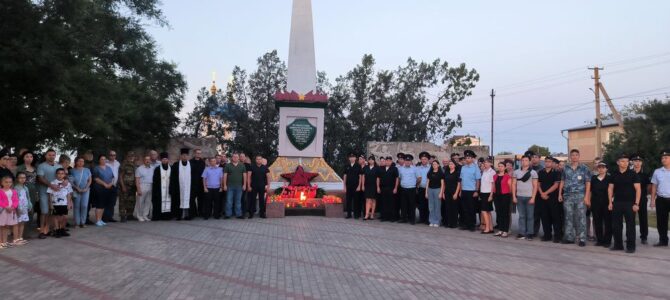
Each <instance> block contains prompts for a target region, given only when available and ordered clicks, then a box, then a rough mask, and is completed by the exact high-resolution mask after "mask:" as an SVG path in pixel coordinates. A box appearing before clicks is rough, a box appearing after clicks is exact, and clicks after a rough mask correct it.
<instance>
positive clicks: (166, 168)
mask: <svg viewBox="0 0 670 300" xmlns="http://www.w3.org/2000/svg"><path fill="white" fill-rule="evenodd" d="M160 158H161V164H160V165H159V166H158V167H156V168H155V169H154V178H153V186H152V188H151V192H152V195H151V202H152V204H153V205H152V206H153V213H152V216H151V220H153V221H160V220H170V219H172V218H173V216H174V212H173V211H172V197H171V196H170V176H171V173H172V169H171V168H170V164H169V163H170V161H169V160H168V154H167V152H162V153H161V154H160ZM176 201H179V200H176Z"/></svg>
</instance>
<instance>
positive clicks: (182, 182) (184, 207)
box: [170, 148, 193, 220]
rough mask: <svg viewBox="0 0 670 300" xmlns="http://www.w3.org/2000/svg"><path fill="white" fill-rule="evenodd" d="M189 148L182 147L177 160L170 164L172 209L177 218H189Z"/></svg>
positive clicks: (190, 181) (190, 190) (190, 173)
mask: <svg viewBox="0 0 670 300" xmlns="http://www.w3.org/2000/svg"><path fill="white" fill-rule="evenodd" d="M188 153H189V149H188V148H182V149H181V150H180V154H179V160H178V161H177V162H175V163H174V164H173V165H172V175H171V180H172V188H171V192H170V193H171V195H172V199H174V201H173V202H172V209H173V211H174V212H175V214H174V215H175V217H176V218H177V220H182V219H183V220H190V219H191V216H190V215H189V208H190V205H189V204H190V199H191V192H192V191H193V180H191V179H192V172H191V169H192V166H191V163H190V162H189V160H188V159H189V155H188Z"/></svg>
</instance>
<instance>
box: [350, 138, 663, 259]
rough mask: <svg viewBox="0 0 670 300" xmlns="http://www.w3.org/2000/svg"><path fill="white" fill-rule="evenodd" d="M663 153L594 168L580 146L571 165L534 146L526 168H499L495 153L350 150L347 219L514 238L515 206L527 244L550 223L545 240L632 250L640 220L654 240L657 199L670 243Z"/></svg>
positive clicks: (507, 162) (644, 235)
mask: <svg viewBox="0 0 670 300" xmlns="http://www.w3.org/2000/svg"><path fill="white" fill-rule="evenodd" d="M661 157H662V161H661V163H662V167H660V168H658V169H657V170H655V171H654V172H653V173H648V172H647V171H645V170H644V169H643V162H644V159H643V158H642V157H640V156H639V155H632V156H630V157H629V156H627V155H621V156H620V157H618V159H617V161H616V165H617V168H616V169H615V170H608V169H607V164H606V163H605V162H603V161H597V162H596V163H595V170H591V169H589V167H587V166H586V165H585V164H583V163H580V153H579V150H577V149H573V150H571V151H570V157H569V161H567V162H564V161H559V160H558V159H556V158H554V157H552V156H547V157H545V158H544V161H542V160H541V157H540V155H538V154H536V153H533V152H532V151H528V152H526V153H525V154H524V156H523V157H522V158H521V160H520V165H519V166H518V168H517V167H516V163H515V162H514V161H512V160H505V161H500V162H498V163H497V164H494V159H493V157H487V158H480V159H477V155H476V154H475V153H474V152H473V151H471V150H466V151H465V152H464V153H463V157H461V156H460V155H459V154H457V153H454V154H452V155H451V159H444V160H443V161H442V162H441V163H440V162H439V161H438V160H437V159H436V157H435V156H433V155H430V154H429V153H427V152H421V153H420V154H419V162H418V163H416V164H415V163H414V157H413V156H412V155H411V154H404V153H398V154H397V157H396V160H395V161H394V158H393V157H390V156H387V157H379V158H376V157H374V156H370V157H368V158H367V159H366V158H365V157H364V156H356V155H355V154H353V153H351V154H349V155H348V159H349V164H348V165H347V167H346V170H345V171H344V174H343V180H344V190H345V192H346V199H345V210H346V218H348V219H349V218H352V217H353V218H354V219H359V218H361V217H362V218H363V220H372V219H375V213H374V212H375V211H376V210H380V211H381V216H380V221H382V222H398V223H409V224H412V225H414V224H416V223H419V224H426V225H428V226H430V227H441V226H442V227H448V228H460V229H461V230H469V231H476V230H477V229H479V231H480V232H481V234H492V235H494V236H497V237H501V238H507V237H508V236H509V235H510V234H511V233H512V231H511V227H510V220H511V216H512V212H513V211H516V213H517V215H518V232H517V235H516V238H517V239H518V240H527V241H531V240H533V239H534V238H535V237H536V236H538V235H539V233H540V228H542V233H543V234H542V236H541V238H540V239H541V240H542V241H545V242H549V241H553V242H554V243H563V244H577V245H579V246H580V247H584V246H586V243H587V241H589V240H590V241H593V242H595V243H594V245H595V246H602V247H607V248H609V249H610V250H612V251H623V250H625V251H626V252H628V253H633V252H635V246H636V238H637V234H636V223H635V219H636V216H637V218H638V221H639V225H640V240H641V243H642V244H647V236H648V216H647V208H648V204H649V206H650V207H656V213H657V228H658V233H659V240H658V242H657V243H656V244H654V246H656V247H667V246H668V213H669V212H670V150H665V151H663V152H662V153H661ZM648 201H649V202H648ZM417 210H418V212H419V216H418V218H417V217H416V216H415V213H416V211H417ZM492 212H495V224H494V218H493V217H494V215H493V214H492ZM477 219H479V224H477ZM624 223H625V225H626V233H625V234H626V240H625V247H624V240H623V236H622V235H623V232H622V231H623V226H624ZM590 232H593V234H589V233H590Z"/></svg>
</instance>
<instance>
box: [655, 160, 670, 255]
mask: <svg viewBox="0 0 670 300" xmlns="http://www.w3.org/2000/svg"><path fill="white" fill-rule="evenodd" d="M661 164H662V165H663V166H662V167H660V168H658V169H656V170H655V171H654V175H652V176H651V207H656V228H657V229H658V243H656V244H654V247H667V246H668V214H669V213H670V149H665V150H663V151H662V152H661Z"/></svg>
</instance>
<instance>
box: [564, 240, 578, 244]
mask: <svg viewBox="0 0 670 300" xmlns="http://www.w3.org/2000/svg"><path fill="white" fill-rule="evenodd" d="M574 243H575V241H568V240H562V241H561V244H574Z"/></svg>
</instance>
